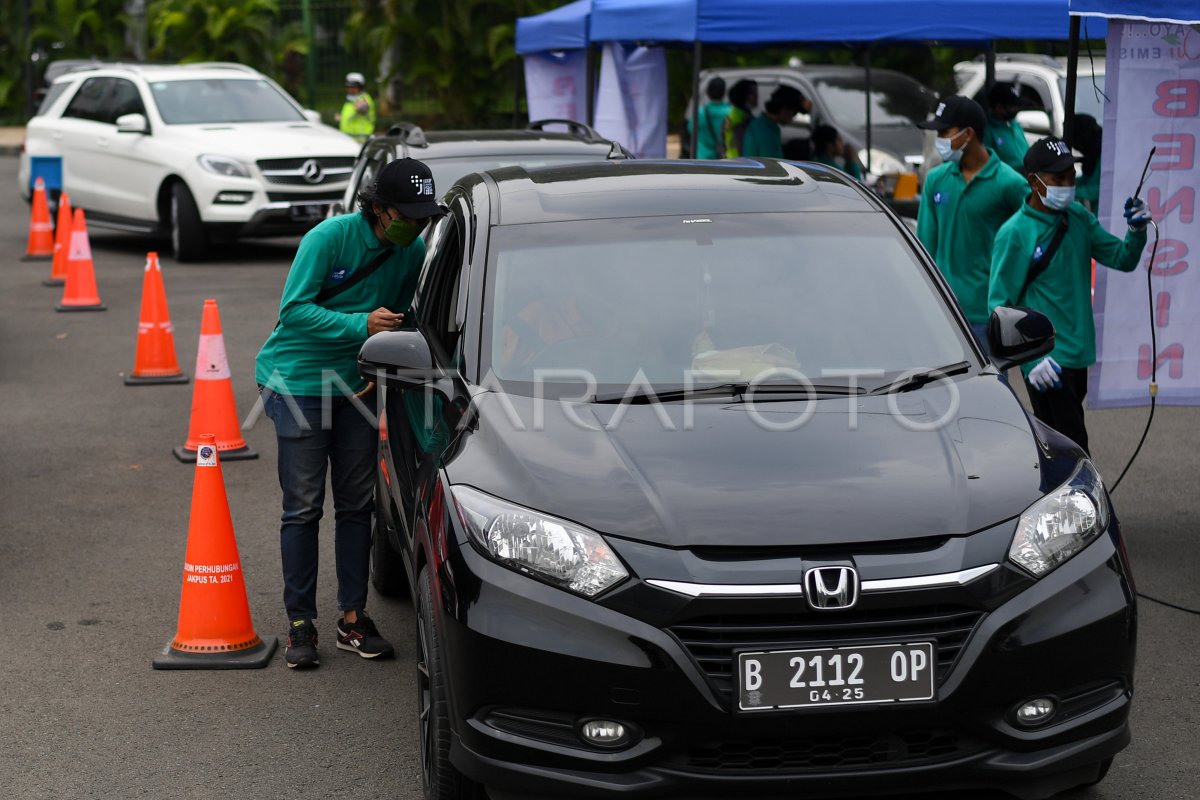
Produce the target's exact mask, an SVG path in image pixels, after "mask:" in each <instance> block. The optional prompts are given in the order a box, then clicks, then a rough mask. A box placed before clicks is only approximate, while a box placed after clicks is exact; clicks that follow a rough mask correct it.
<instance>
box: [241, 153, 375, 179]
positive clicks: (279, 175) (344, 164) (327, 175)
mask: <svg viewBox="0 0 1200 800" xmlns="http://www.w3.org/2000/svg"><path fill="white" fill-rule="evenodd" d="M310 161H311V162H315V163H316V165H317V168H318V171H317V172H316V176H317V179H316V180H310V179H309V178H310V177H311V176H312V175H313V173H312V172H311V170H312V167H310V166H308V163H309V162H310ZM257 163H258V168H259V170H260V171H261V172H262V174H263V177H264V178H266V179H267V182H268V183H275V184H279V185H282V186H324V185H327V184H330V183H343V182H345V181H346V180H347V179H348V178H349V177H350V173H351V172H353V171H354V159H353V158H333V157H328V158H323V157H317V158H267V159H262V160H261V161H259V162H257ZM306 172H307V173H308V175H309V177H306Z"/></svg>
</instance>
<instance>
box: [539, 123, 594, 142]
mask: <svg viewBox="0 0 1200 800" xmlns="http://www.w3.org/2000/svg"><path fill="white" fill-rule="evenodd" d="M547 125H565V126H566V128H567V132H568V133H569V134H571V135H572V136H574V137H575V138H577V139H580V140H582V141H585V142H587V143H588V144H595V143H597V142H606V141H608V140H607V139H605V138H604V137H603V136H601V135H600V134H599V133H597V132H596V129H595V128H593V127H592V126H590V125H585V124H583V123H582V122H576V121H575V120H573V119H539V120H536V121H534V122H530V123H529V125H528V126H527V127H526V130H529V131H544V130H546V126H547Z"/></svg>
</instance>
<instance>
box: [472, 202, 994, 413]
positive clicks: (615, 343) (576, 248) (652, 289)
mask: <svg viewBox="0 0 1200 800" xmlns="http://www.w3.org/2000/svg"><path fill="white" fill-rule="evenodd" d="M703 222H704V223H706V224H694V225H681V224H679V219H677V218H674V217H655V218H650V219H636V220H635V219H616V220H594V221H585V222H561V223H558V222H555V223H542V224H536V225H511V226H503V227H500V228H497V229H495V230H494V233H493V234H492V239H491V241H490V243H489V264H488V289H487V292H488V298H487V299H486V301H485V302H486V303H487V304H488V306H487V307H488V308H489V311H488V313H487V314H486V315H485V318H486V319H489V320H490V322H489V324H488V326H487V328H485V331H484V336H485V340H484V343H483V344H484V348H483V349H484V353H485V361H488V362H490V363H483V364H481V365H480V368H481V371H484V372H486V371H487V370H488V369H491V370H493V371H494V372H495V374H496V375H497V377H499V378H500V379H501V380H504V381H509V382H516V383H518V384H521V387H520V388H518V389H515V391H524V390H525V389H530V390H532V389H531V384H530V382H532V381H533V380H534V375H535V371H536V370H539V369H568V368H569V369H576V370H585V371H586V372H588V373H590V374H591V375H592V376H593V377H594V378H595V380H596V382H597V383H598V384H600V385H615V386H618V387H620V386H627V385H628V384H629V382H630V381H632V380H633V379H634V378H635V376H636V375H637V372H638V370H642V372H643V374H644V375H645V376H646V378H647V379H648V380H650V381H651V382H652V383H654V384H656V385H662V386H679V385H681V384H684V383H686V382H687V381H688V377H687V373H688V372H689V371H692V372H693V374H697V373H707V372H711V371H714V370H717V371H724V370H733V371H734V374H736V375H739V376H740V379H742V380H751V379H753V378H754V377H755V376H756V375H759V374H760V373H762V372H764V371H766V370H769V369H773V368H781V369H786V370H798V371H800V372H802V373H803V374H804V375H806V376H808V377H809V378H810V379H811V380H812V381H814V382H828V380H827V379H826V377H825V376H826V375H828V374H829V372H830V371H844V370H882V371H883V372H884V373H886V374H889V375H893V376H895V375H897V374H899V373H902V372H904V371H907V370H910V369H919V368H930V367H939V366H943V365H946V364H952V363H955V362H958V361H964V360H973V358H974V357H973V356H972V355H971V351H970V349H969V347H968V346H967V344H966V340H965V339H964V338H963V336H962V333H961V331H960V329H959V327H958V326H957V324H956V323H955V321H954V317H953V315H952V313H951V312H950V310H949V307H948V305H947V304H946V302H945V301H944V300H943V299H942V297H941V295H940V293H939V291H938V289H937V288H936V286H935V283H934V281H933V279H932V277H931V275H930V274H929V272H928V270H927V269H926V268H925V267H924V266H923V265H922V262H921V260H920V259H919V258H918V256H917V254H916V253H915V252H914V250H913V248H912V245H911V244H909V243H908V241H907V240H906V239H905V238H903V237H902V236H901V234H900V233H899V232H898V231H897V230H896V228H895V226H894V225H893V224H892V223H891V222H890V221H889V220H888V219H887V218H885V217H884V216H883V215H869V214H839V215H834V214H824V213H816V214H755V215H749V214H730V215H723V216H713V217H711V218H706V219H705V220H703ZM728 379H729V378H728V377H726V380H728ZM697 380H699V378H697ZM865 383H866V381H865V380H864V385H865ZM576 388H577V387H576Z"/></svg>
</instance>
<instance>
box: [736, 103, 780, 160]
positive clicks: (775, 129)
mask: <svg viewBox="0 0 1200 800" xmlns="http://www.w3.org/2000/svg"><path fill="white" fill-rule="evenodd" d="M742 155H743V156H748V157H751V158H760V157H761V158H783V132H782V131H781V130H780V129H779V125H778V123H776V122H775V120H773V119H771V118H770V117H768V116H767V115H766V114H759V115H758V116H757V117H755V118H754V119H752V120H750V125H749V127H747V128H746V138H745V140H743V141H742Z"/></svg>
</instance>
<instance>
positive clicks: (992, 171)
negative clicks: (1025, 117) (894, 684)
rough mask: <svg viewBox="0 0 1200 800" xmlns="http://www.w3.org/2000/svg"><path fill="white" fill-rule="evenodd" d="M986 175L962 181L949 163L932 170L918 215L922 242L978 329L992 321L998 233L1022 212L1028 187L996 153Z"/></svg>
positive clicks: (919, 234) (981, 173)
mask: <svg viewBox="0 0 1200 800" xmlns="http://www.w3.org/2000/svg"><path fill="white" fill-rule="evenodd" d="M988 152H989V154H990V158H988V161H987V163H986V164H984V165H983V169H981V170H979V172H978V173H977V174H976V175H975V177H974V178H972V179H971V182H970V183H967V182H966V181H964V180H963V176H962V170H961V169H960V168H959V165H958V164H956V163H954V162H952V161H950V162H947V163H945V164H942V165H940V166H938V167H934V168H933V169H932V170H930V172H929V175H928V176H926V178H925V187H924V188H923V189H922V190H921V205H920V207H919V208H918V210H917V237H918V238H920V240H921V243H922V244H923V245H925V249H926V250H928V251H929V253H930V255H932V256H933V260H934V262H935V263H936V264H937V266H938V269H939V270H941V272H942V274H943V275H945V276H946V280H947V281H948V282H949V283H950V288H951V289H952V290H953V291H954V296H955V297H957V298H958V302H959V305H961V306H962V308H963V311H964V312H965V313H966V315H967V319H968V320H970V322H971V323H972V324H974V325H981V324H983V323H985V322H987V320H988V302H987V301H988V279H989V278H990V277H991V267H992V244H993V242H994V240H995V238H996V231H998V230H1000V226H1001V225H1003V224H1004V223H1005V222H1006V221H1007V220H1008V218H1009V217H1011V216H1012V215H1013V214H1015V213H1016V212H1017V210H1018V209H1019V208H1020V207H1021V204H1022V203H1023V202H1024V200H1025V195H1027V194H1028V193H1029V184H1028V183H1027V182H1026V180H1025V179H1024V178H1022V177H1021V176H1020V175H1018V174H1017V173H1016V172H1014V171H1013V169H1012V168H1011V167H1009V166H1008V165H1007V164H1005V163H1004V162H1003V161H1001V160H1000V157H999V156H998V155H996V154H995V153H994V152H992V151H988Z"/></svg>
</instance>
